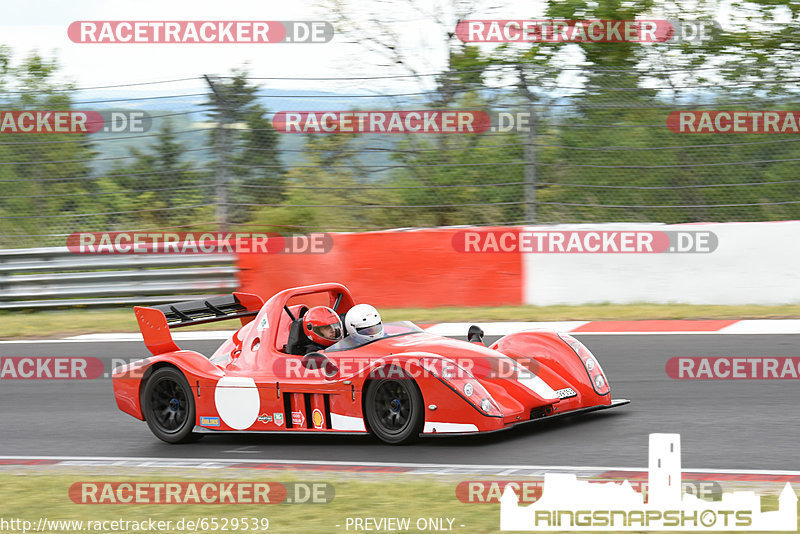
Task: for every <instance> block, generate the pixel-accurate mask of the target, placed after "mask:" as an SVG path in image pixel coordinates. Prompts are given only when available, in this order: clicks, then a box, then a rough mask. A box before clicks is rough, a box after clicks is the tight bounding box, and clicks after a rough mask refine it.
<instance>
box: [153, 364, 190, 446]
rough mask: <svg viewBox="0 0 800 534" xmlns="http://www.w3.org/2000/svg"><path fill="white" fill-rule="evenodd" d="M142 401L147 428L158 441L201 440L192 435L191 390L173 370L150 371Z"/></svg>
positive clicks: (168, 368) (182, 377)
mask: <svg viewBox="0 0 800 534" xmlns="http://www.w3.org/2000/svg"><path fill="white" fill-rule="evenodd" d="M143 400H144V413H145V420H146V421H147V426H149V427H150V431H151V432H152V433H153V434H154V435H155V436H156V437H157V438H158V439H160V440H162V441H166V442H167V443H181V442H185V441H194V440H196V439H199V438H200V437H202V434H192V429H194V422H195V406H194V396H193V395H192V388H191V387H189V383H188V382H187V381H186V378H185V377H184V376H183V373H181V372H180V371H178V370H177V369H175V368H174V367H162V368H160V369H157V370H156V371H155V372H153V374H152V375H151V376H150V379H149V380H148V381H147V384H145V387H144V395H143Z"/></svg>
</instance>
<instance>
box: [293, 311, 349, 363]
mask: <svg viewBox="0 0 800 534" xmlns="http://www.w3.org/2000/svg"><path fill="white" fill-rule="evenodd" d="M303 330H304V331H305V333H306V336H307V337H308V338H309V339H310V340H311V343H310V344H309V345H307V347H306V349H305V352H304V353H303V354H308V353H309V352H316V351H318V350H323V349H325V348H327V347H330V346H331V345H333V344H334V343H336V342H337V341H339V340H340V339H342V337H343V335H342V331H343V328H342V321H341V319H339V316H338V315H337V314H336V312H335V311H333V310H332V309H330V308H328V307H327V306H315V307H313V308H311V309H310V310H308V311H307V312H306V314H305V315H304V316H303Z"/></svg>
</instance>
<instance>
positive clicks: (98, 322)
mask: <svg viewBox="0 0 800 534" xmlns="http://www.w3.org/2000/svg"><path fill="white" fill-rule="evenodd" d="M380 311H381V315H382V316H383V319H384V320H385V321H399V320H411V321H415V322H419V323H438V322H461V321H570V320H576V321H586V320H613V319H761V318H781V319H784V318H800V305H798V304H795V305H786V306H756V305H746V306H696V305H689V304H596V305H588V306H497V307H444V308H429V309H425V308H398V309H382V310H380ZM237 324H238V322H237V321H229V322H219V323H210V324H205V325H199V326H194V327H189V328H187V329H184V330H225V329H235V328H236V325H237ZM138 330H139V329H138V327H137V325H136V319H135V318H134V316H133V311H132V309H131V308H125V309H119V308H114V309H104V310H99V309H71V310H54V311H28V312H10V311H5V312H0V339H14V338H26V339H30V338H47V337H61V336H65V335H77V334H93V333H101V332H136V331H138Z"/></svg>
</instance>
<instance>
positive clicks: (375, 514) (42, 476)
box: [0, 467, 780, 534]
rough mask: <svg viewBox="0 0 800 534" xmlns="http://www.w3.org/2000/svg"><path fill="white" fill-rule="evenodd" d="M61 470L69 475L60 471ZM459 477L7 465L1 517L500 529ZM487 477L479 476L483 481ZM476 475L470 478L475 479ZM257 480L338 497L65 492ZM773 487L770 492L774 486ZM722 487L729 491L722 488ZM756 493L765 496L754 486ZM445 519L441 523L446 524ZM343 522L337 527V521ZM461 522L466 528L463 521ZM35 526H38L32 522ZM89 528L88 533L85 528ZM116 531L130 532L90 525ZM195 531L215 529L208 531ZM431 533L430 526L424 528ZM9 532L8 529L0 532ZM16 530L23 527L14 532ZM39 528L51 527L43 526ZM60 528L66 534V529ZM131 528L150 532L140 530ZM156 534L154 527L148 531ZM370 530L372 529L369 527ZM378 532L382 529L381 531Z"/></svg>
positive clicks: (496, 509)
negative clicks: (114, 500)
mask: <svg viewBox="0 0 800 534" xmlns="http://www.w3.org/2000/svg"><path fill="white" fill-rule="evenodd" d="M65 471H66V473H65ZM468 478H469V477H460V478H459V479H457V478H455V477H453V476H449V477H436V476H433V475H427V476H423V475H421V476H415V477H411V476H407V475H396V474H395V475H392V474H378V473H336V474H334V473H320V472H297V471H295V472H290V471H257V470H252V469H247V470H245V469H241V470H240V469H225V470H216V469H215V470H203V469H188V470H179V469H173V470H170V469H169V468H166V469H158V470H157V469H155V468H149V469H148V468H140V469H132V468H119V467H116V468H115V467H106V468H102V469H101V468H75V467H72V468H66V469H65V468H61V467H57V468H52V467H50V468H47V467H33V468H19V467H17V468H6V470H5V471H0V503H2V505H0V518H2V519H5V520H9V519H21V520H27V521H30V522H31V523H32V524H33V525H36V524H37V523H38V521H39V518H41V517H46V518H47V519H48V520H50V521H52V520H82V521H84V522H86V521H92V522H95V521H105V520H119V519H122V520H128V521H143V520H147V519H149V518H152V519H153V520H155V521H172V525H173V527H172V528H171V529H168V530H167V532H176V533H181V532H186V530H183V531H181V530H177V529H176V528H175V527H174V525H175V523H177V522H178V521H179V520H180V519H182V518H185V519H187V520H196V519H198V518H218V519H222V518H228V519H229V520H230V519H232V518H259V519H260V518H267V519H268V520H269V528H268V530H266V531H263V530H257V531H253V530H248V531H244V530H242V529H239V530H232V529H230V528H229V530H228V532H240V533H241V532H278V533H283V532H289V533H297V532H314V533H337V534H343V533H347V532H354V530H353V528H352V527H351V528H350V530H349V531H348V530H347V529H346V528H345V525H346V524H347V523H346V521H347V518H348V517H349V518H356V517H358V518H366V517H370V518H375V519H379V518H384V517H401V518H405V517H408V518H410V519H411V528H410V529H409V532H419V531H418V530H417V529H416V528H415V523H416V521H417V520H418V519H420V518H426V519H427V518H451V519H453V520H454V521H453V532H456V533H458V532H462V533H465V534H466V533H470V534H471V533H485V532H499V523H500V506H499V504H483V503H481V504H477V503H476V504H469V503H462V502H460V501H459V500H458V499H457V497H456V495H455V489H456V486H457V485H458V482H460V481H461V479H463V480H467V479H468ZM489 478H491V477H487V476H483V477H477V479H478V480H486V479H489ZM472 479H475V477H472ZM191 480H194V481H213V480H222V481H225V482H234V481H237V482H239V481H241V482H243V481H257V482H283V483H285V482H306V483H311V482H313V483H320V482H324V483H328V484H332V485H333V489H334V492H335V497H334V498H333V500H331V501H330V502H329V503H327V504H259V505H252V504H240V505H231V504H183V505H176V504H150V505H144V504H76V503H74V502H73V501H72V500H71V499H70V497H69V488H70V486H71V485H72V484H74V483H75V482H93V483H99V482H112V481H127V482H144V483H148V482H186V481H191ZM779 486H780V485H776V486H775V487H774V488H773V490H775V491H773V493H775V492H776V491H778V490H779ZM726 491H728V490H727V489H726ZM757 492H758V493H764V491H762V490H758V491H757ZM762 503H763V509H764V510H765V511H766V510H774V509H776V508H777V496H776V495H774V494H771V495H769V496H766V497H765V498H764V499H763V500H762ZM446 524H447V522H446V521H445V525H446ZM336 525H340V526H338V527H337V526H336ZM462 525H463V526H462ZM34 528H35V527H34ZM84 531H87V530H84ZM93 531H94V532H107V533H109V534H110V533H111V532H113V533H114V534H117V533H122V532H134V531H133V530H125V529H118V530H113V531H112V530H99V531H98V530H93ZM199 531H200V532H204V531H205V532H212V530H211V529H208V530H203V529H202V528H201V529H199ZM429 531H430V530H429ZM0 532H10V530H0ZM18 532H21V530H18ZM43 532H55V531H53V530H43ZM63 532H67V531H66V530H65V531H63ZM136 532H148V531H146V530H139V531H136ZM150 532H153V534H155V531H150ZM373 532H374V531H373ZM378 532H385V531H383V530H378Z"/></svg>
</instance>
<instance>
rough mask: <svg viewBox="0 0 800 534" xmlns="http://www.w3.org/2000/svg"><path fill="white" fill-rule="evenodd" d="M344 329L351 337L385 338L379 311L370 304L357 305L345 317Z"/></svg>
mask: <svg viewBox="0 0 800 534" xmlns="http://www.w3.org/2000/svg"><path fill="white" fill-rule="evenodd" d="M344 327H345V329H346V330H347V333H348V334H350V335H357V336H363V337H366V338H368V339H378V338H379V337H382V336H383V324H382V323H381V315H380V314H379V313H378V310H376V309H375V308H373V307H372V306H370V305H369V304H356V305H355V306H353V307H352V308H350V310H349V311H348V312H347V315H345V316H344Z"/></svg>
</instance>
